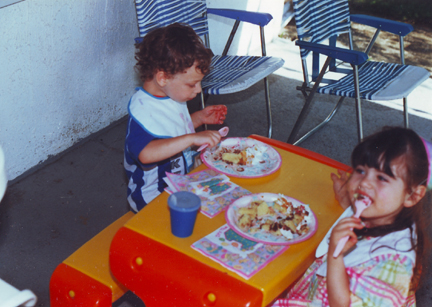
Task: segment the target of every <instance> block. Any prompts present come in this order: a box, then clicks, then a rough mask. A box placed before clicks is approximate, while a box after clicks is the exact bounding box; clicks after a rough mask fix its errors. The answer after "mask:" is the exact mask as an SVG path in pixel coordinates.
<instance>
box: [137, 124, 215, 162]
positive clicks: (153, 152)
mask: <svg viewBox="0 0 432 307" xmlns="http://www.w3.org/2000/svg"><path fill="white" fill-rule="evenodd" d="M220 139H221V136H220V134H219V132H218V131H211V130H207V131H202V132H198V133H191V134H185V135H181V136H178V137H174V138H169V139H157V140H153V141H151V142H150V143H148V144H147V146H146V147H144V149H143V150H141V152H140V154H139V156H138V159H139V160H140V162H141V163H143V164H149V163H155V162H159V161H163V160H165V159H168V158H170V157H172V156H174V155H176V154H178V153H179V152H181V151H183V150H184V149H186V148H188V147H190V146H193V145H195V146H201V145H204V144H210V147H213V146H215V145H216V144H218V143H219V141H220Z"/></svg>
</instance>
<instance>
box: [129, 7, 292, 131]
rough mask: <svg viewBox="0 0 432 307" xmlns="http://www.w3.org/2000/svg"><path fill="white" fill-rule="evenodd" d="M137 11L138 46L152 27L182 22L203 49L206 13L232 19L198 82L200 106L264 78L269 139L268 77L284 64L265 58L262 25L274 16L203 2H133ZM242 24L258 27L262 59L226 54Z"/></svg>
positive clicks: (270, 125)
mask: <svg viewBox="0 0 432 307" xmlns="http://www.w3.org/2000/svg"><path fill="white" fill-rule="evenodd" d="M136 10H137V17H138V27H139V34H140V37H139V38H137V39H136V42H137V43H138V42H140V41H141V40H142V37H144V36H145V35H146V34H147V33H148V32H149V31H151V30H152V29H154V28H158V27H162V26H167V25H169V24H171V23H174V22H181V23H187V24H189V25H190V26H192V27H193V29H194V30H195V32H196V33H197V34H198V35H199V36H201V37H203V40H204V42H205V44H206V46H207V47H209V37H208V33H209V31H208V24H207V14H215V15H218V16H223V17H226V18H230V19H235V20H236V21H235V23H234V26H233V29H232V31H231V34H230V36H229V38H228V41H227V44H226V46H225V49H224V51H223V52H222V55H216V56H214V57H213V59H212V62H211V70H210V73H209V74H208V75H206V76H205V77H204V79H203V80H202V82H201V87H202V93H201V106H202V107H203V108H204V107H205V101H206V99H207V97H208V95H220V94H229V93H235V92H239V91H242V90H245V89H247V88H249V87H250V86H252V85H253V84H255V83H257V82H258V81H259V80H262V79H264V89H265V99H266V107H267V121H268V137H271V135H272V129H273V128H272V117H271V107H270V94H269V86H268V80H267V76H268V75H270V74H271V73H272V72H274V71H275V70H277V69H278V68H280V67H281V66H282V65H283V63H284V61H283V60H282V59H280V58H275V57H267V56H266V48H265V40H264V26H265V25H267V24H268V23H269V22H270V21H271V20H272V18H273V17H272V16H271V15H270V14H266V13H256V12H246V11H239V10H230V9H211V8H207V6H206V1H205V0H136ZM241 21H244V22H249V23H252V24H256V25H258V26H259V27H260V34H261V50H262V57H257V56H228V55H227V53H228V50H229V48H230V45H231V42H232V40H233V37H234V35H235V33H236V31H237V28H238V26H239V24H240V22H241Z"/></svg>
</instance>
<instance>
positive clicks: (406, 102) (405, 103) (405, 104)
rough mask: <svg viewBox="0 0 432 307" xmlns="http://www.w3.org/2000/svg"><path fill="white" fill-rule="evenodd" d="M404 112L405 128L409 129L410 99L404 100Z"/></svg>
mask: <svg viewBox="0 0 432 307" xmlns="http://www.w3.org/2000/svg"><path fill="white" fill-rule="evenodd" d="M403 110H404V125H405V128H409V122H408V98H406V97H404V98H403Z"/></svg>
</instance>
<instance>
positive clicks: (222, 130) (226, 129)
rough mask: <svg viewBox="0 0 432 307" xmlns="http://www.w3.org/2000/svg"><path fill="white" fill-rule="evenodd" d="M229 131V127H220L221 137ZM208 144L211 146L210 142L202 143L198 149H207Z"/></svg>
mask: <svg viewBox="0 0 432 307" xmlns="http://www.w3.org/2000/svg"><path fill="white" fill-rule="evenodd" d="M228 131H229V128H228V127H223V128H221V129H219V134H220V135H221V137H225V136H227V135H228ZM208 146H209V144H204V145H201V147H200V148H198V149H197V151H202V150H204V149H206V148H207V147H208Z"/></svg>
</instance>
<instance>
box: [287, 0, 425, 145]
mask: <svg viewBox="0 0 432 307" xmlns="http://www.w3.org/2000/svg"><path fill="white" fill-rule="evenodd" d="M293 3H294V12H295V20H296V27H297V35H298V40H297V41H296V45H298V46H299V47H300V56H301V59H302V66H303V76H304V83H303V85H302V86H301V87H297V89H298V90H301V91H302V93H303V95H304V97H305V99H306V101H305V105H304V107H303V109H302V111H301V113H300V115H299V117H298V118H297V122H296V123H295V125H294V128H293V130H292V131H291V134H290V136H289V138H288V143H291V144H299V143H300V142H302V141H304V140H305V139H306V138H308V137H309V136H310V135H312V134H313V133H315V132H316V131H317V130H318V129H320V128H321V127H322V126H323V125H325V124H326V123H328V122H329V121H330V120H331V119H332V117H333V116H334V115H335V114H336V112H337V110H338V109H339V107H340V106H341V104H342V101H343V99H344V98H345V97H352V98H354V99H355V101H356V112H357V130H358V138H359V141H361V140H362V139H363V127H362V114H361V99H368V100H378V101H379V100H393V99H399V98H403V105H404V124H405V127H408V105H407V96H408V94H409V93H410V92H412V91H413V90H414V89H415V88H416V87H417V86H418V85H420V84H421V83H422V82H423V81H424V80H426V79H427V78H428V77H429V72H428V71H427V70H425V69H423V68H420V67H415V66H409V65H405V60H404V49H403V37H404V36H406V35H407V34H409V33H410V32H411V31H413V27H412V26H411V25H409V24H405V23H401V22H395V21H390V20H386V19H382V18H377V17H371V16H366V15H350V13H349V8H348V0H294V1H293ZM351 21H353V22H356V23H360V24H364V25H368V26H371V27H374V28H376V29H377V30H376V32H375V34H374V36H373V37H372V39H371V41H370V43H369V46H368V47H367V49H366V51H365V52H360V51H354V50H353V40H352V36H351ZM381 30H383V31H386V32H390V33H393V34H396V35H398V36H399V37H400V56H401V64H393V63H383V62H373V61H368V53H369V51H370V50H371V48H372V45H373V44H374V42H375V40H376V38H377V36H378V34H379V33H380V31H381ZM347 32H348V34H349V44H350V49H344V48H338V47H335V46H336V38H337V36H338V35H339V34H342V33H347ZM323 42H328V45H327V44H326V45H324V43H323ZM311 51H312V74H311V75H309V73H308V70H307V61H306V59H307V56H308V55H309V54H310V52H311ZM320 54H322V55H325V56H327V60H326V61H325V63H324V64H323V65H322V67H321V68H320V65H319V56H320ZM336 60H338V63H337V64H336ZM346 64H350V65H346ZM344 65H345V66H347V68H348V69H342V68H341V67H343V66H344ZM350 66H351V67H350ZM329 72H330V74H329ZM324 74H326V76H325V78H324ZM328 75H332V76H333V77H334V75H337V78H336V79H328ZM315 93H320V94H330V95H336V96H340V97H341V98H340V99H339V101H338V103H337V104H336V106H335V108H334V109H333V110H332V112H331V113H330V114H329V115H328V117H327V118H326V119H325V120H324V121H323V122H321V123H320V124H319V125H317V126H316V127H315V128H313V129H312V130H310V131H309V132H308V133H306V134H304V135H303V136H302V137H300V138H298V139H297V140H296V138H297V134H298V132H299V130H300V127H301V126H302V124H303V122H304V121H305V119H306V114H307V113H308V112H309V108H310V103H311V101H312V99H313V97H314V94H315Z"/></svg>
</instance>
